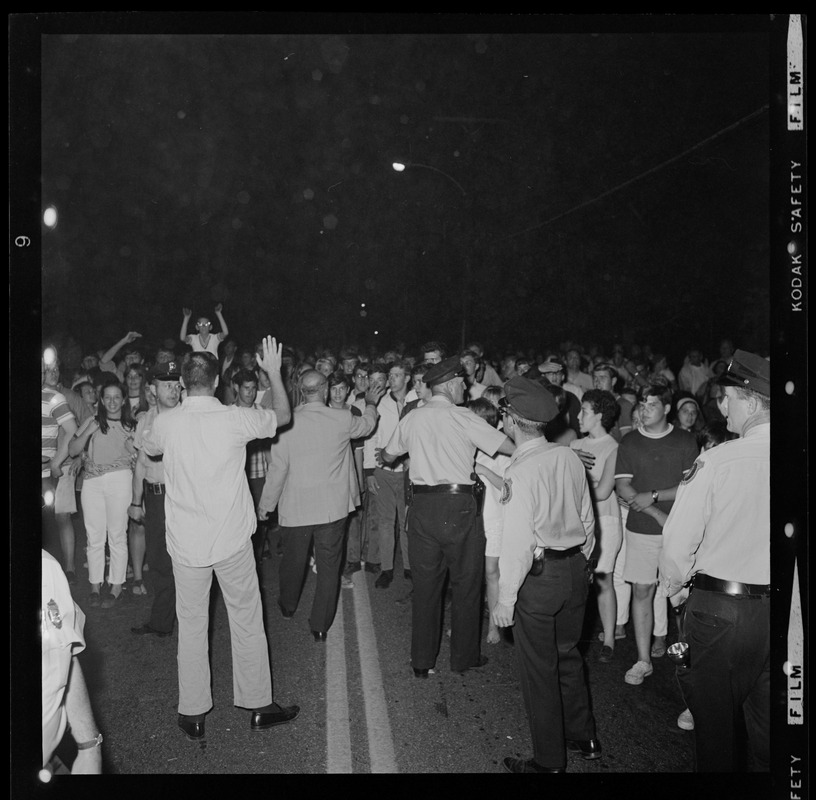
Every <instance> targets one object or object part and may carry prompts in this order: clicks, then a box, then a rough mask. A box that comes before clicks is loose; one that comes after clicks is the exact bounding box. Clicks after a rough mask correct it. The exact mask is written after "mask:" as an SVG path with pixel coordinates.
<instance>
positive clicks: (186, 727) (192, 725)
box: [178, 714, 204, 742]
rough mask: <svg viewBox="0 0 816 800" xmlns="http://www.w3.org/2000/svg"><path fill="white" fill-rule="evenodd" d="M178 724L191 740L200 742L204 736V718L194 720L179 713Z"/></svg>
mask: <svg viewBox="0 0 816 800" xmlns="http://www.w3.org/2000/svg"><path fill="white" fill-rule="evenodd" d="M178 726H179V728H181V729H182V730H183V731H184V735H185V736H186V737H187V738H188V739H189V740H190V741H191V742H200V741H201V740H202V739H203V738H204V720H203V719H202V720H194V719H192V718H190V717H186V716H184V714H179V718H178Z"/></svg>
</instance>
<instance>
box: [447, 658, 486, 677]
mask: <svg viewBox="0 0 816 800" xmlns="http://www.w3.org/2000/svg"><path fill="white" fill-rule="evenodd" d="M487 661H488V659H487V656H481V657H480V658H479V663H478V664H474V665H473V666H471V667H465V668H464V669H452V670H451V672H454V673H456V674H457V675H464V674H465V673H466V672H467V671H468V670H471V669H479V668H480V667H483V666H484V665H485V664H487Z"/></svg>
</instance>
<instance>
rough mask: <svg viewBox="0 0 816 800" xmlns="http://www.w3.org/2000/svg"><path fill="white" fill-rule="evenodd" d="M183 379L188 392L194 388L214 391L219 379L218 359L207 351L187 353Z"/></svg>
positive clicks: (183, 366)
mask: <svg viewBox="0 0 816 800" xmlns="http://www.w3.org/2000/svg"><path fill="white" fill-rule="evenodd" d="M181 377H182V380H183V381H184V386H185V387H186V388H187V391H188V392H189V390H190V389H193V388H197V389H207V390H212V389H214V388H215V381H216V379H217V378H218V359H217V358H216V357H215V356H214V355H213V354H212V353H208V352H207V351H206V350H200V351H198V352H193V353H185V355H184V358H183V359H182V361H181Z"/></svg>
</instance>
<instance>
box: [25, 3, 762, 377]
mask: <svg viewBox="0 0 816 800" xmlns="http://www.w3.org/2000/svg"><path fill="white" fill-rule="evenodd" d="M68 16H69V17H70V15H68ZM338 16H339V17H340V18H341V19H342V18H343V16H344V15H338ZM123 17H124V15H121V16H117V15H115V16H114V17H113V18H112V20H110V21H108V23H106V24H105V25H104V26H102V25H100V26H99V27H98V28H94V27H88V26H87V25H86V26H82V28H81V30H82V32H76V33H74V32H70V25H63V27H61V28H59V29H58V30H55V31H54V32H53V33H48V32H46V33H45V35H44V37H43V39H42V76H41V79H42V83H41V92H42V94H41V99H42V203H43V206H44V207H45V206H47V205H49V204H53V205H54V206H55V207H56V208H57V210H58V214H59V222H58V225H57V227H56V228H55V229H54V230H51V231H45V232H44V233H43V237H42V251H41V252H42V327H43V332H44V335H46V336H57V337H64V336H65V335H67V334H69V333H70V334H71V335H73V336H74V337H75V338H76V339H77V340H78V341H79V342H80V344H81V345H82V346H83V347H84V348H95V349H96V348H105V347H107V346H110V345H111V344H113V343H114V342H115V341H117V340H118V339H119V338H121V337H122V336H123V335H124V334H125V333H126V332H127V331H128V330H138V331H140V332H141V333H142V334H144V339H143V343H144V345H145V347H146V349H147V350H148V352H150V351H151V350H153V349H154V348H155V347H157V346H158V345H159V344H160V343H161V342H162V341H163V340H164V339H165V338H167V337H170V338H175V337H177V336H178V331H179V327H180V324H181V320H182V307H184V306H189V307H191V308H192V309H193V314H194V315H196V316H197V315H199V314H207V315H211V316H212V314H213V307H214V305H215V304H216V303H218V302H222V303H223V305H224V311H223V313H224V316H225V318H226V320H227V323H228V324H229V327H230V331H231V333H234V334H235V335H236V336H237V338H238V339H239V340H240V341H242V342H244V343H250V344H251V343H252V342H253V341H254V340H256V339H257V338H259V337H260V336H262V335H264V334H267V333H271V334H273V335H276V336H278V337H279V338H280V339H282V340H283V341H284V342H286V343H288V344H292V345H300V346H302V347H304V348H306V349H310V348H312V347H314V346H315V345H317V344H323V345H326V346H337V345H340V344H342V343H349V342H354V343H357V344H359V345H360V346H363V347H368V346H371V345H376V346H378V347H379V348H380V349H387V348H389V347H391V346H392V345H393V344H395V343H396V342H404V343H405V344H406V345H407V347H408V349H409V351H411V352H414V351H415V350H416V349H417V347H418V345H420V344H421V343H422V342H424V341H426V340H427V339H431V338H438V339H442V340H444V341H446V342H447V343H449V345H450V346H451V347H452V348H455V347H458V346H459V345H460V343H461V337H462V325H463V320H464V322H465V325H466V329H465V335H466V338H467V339H468V340H470V339H472V338H477V339H479V340H480V341H482V342H483V343H484V344H485V345H486V346H487V349H488V351H490V352H492V353H493V354H495V355H500V354H501V353H502V352H503V351H504V350H505V349H507V348H509V347H523V348H525V349H526V348H528V347H534V348H536V349H543V348H545V347H547V346H552V345H558V343H559V342H563V341H565V340H567V339H571V340H574V341H577V342H579V343H581V344H583V345H584V346H589V345H591V344H593V343H597V344H599V345H600V346H601V347H602V349H606V350H608V349H609V347H610V346H611V344H612V343H613V342H615V341H624V342H627V343H631V342H633V341H634V342H638V343H649V344H651V345H652V347H653V349H655V350H659V351H664V352H668V353H670V355H672V357H673V358H674V359H675V364H676V365H677V366H679V363H677V359H680V360H682V356H683V353H684V351H685V349H686V348H687V347H691V346H700V347H702V348H703V349H704V350H705V351H706V352H708V353H710V354H712V355H713V354H714V353H715V352H716V345H717V342H718V341H719V338H720V337H722V336H731V337H732V338H733V339H734V340H735V342H736V343H737V346H741V347H745V348H746V349H753V350H758V351H765V350H767V349H768V347H769V339H770V336H769V304H768V272H769V230H768V229H769V207H768V206H769V200H768V198H769V185H768V184H769V114H768V103H769V37H768V34H767V32H766V31H764V30H762V26H761V25H759V24H756V23H757V19H759V22H762V21H764V20H765V17H759V15H757V17H753V18H749V20H748V23H749V25H745V24H740V27H739V28H737V27H735V26H734V25H733V24H732V26H731V29H730V30H727V29H726V26H725V25H723V24H720V25H716V24H708V25H706V24H704V20H700V19H699V18H698V19H696V20H695V21H694V22H693V24H692V23H691V22H689V21H688V20H685V23H684V24H683V25H680V24H676V25H673V26H667V25H655V26H653V29H652V30H649V26H648V24H647V23H646V18H643V19H641V20H640V21H639V22H640V23H641V24H637V25H634V24H622V23H621V21H620V20H617V21H615V23H614V24H613V21H610V20H606V23H605V24H601V23H597V24H595V25H593V28H592V31H590V30H589V27H588V24H587V23H585V22H581V23H580V24H579V22H573V24H572V25H570V24H565V22H569V21H570V20H571V18H566V21H565V20H564V19H563V18H551V17H549V16H548V15H544V16H543V17H528V18H525V17H498V18H493V17H483V18H479V17H478V16H474V17H470V18H466V19H465V20H464V21H462V20H461V19H459V20H456V21H453V22H449V21H448V20H447V19H446V18H440V19H439V20H438V22H439V23H440V24H438V25H435V24H432V23H433V18H430V17H425V18H420V20H423V21H422V22H421V23H418V22H417V23H416V24H414V25H411V26H409V27H406V26H404V25H402V26H400V25H394V26H393V32H391V28H389V27H388V26H383V27H382V28H381V29H378V28H377V27H376V26H374V25H370V26H366V25H361V24H359V18H358V17H354V21H355V23H356V24H353V25H352V24H349V25H347V26H344V27H345V30H342V29H340V28H335V27H333V25H330V24H328V23H327V21H326V20H325V19H323V22H324V25H323V26H322V29H320V30H317V31H315V30H313V27H314V26H312V25H311V24H310V25H303V28H302V31H303V32H301V30H299V29H298V26H297V24H294V23H292V21H291V20H288V22H289V24H288V25H287V26H282V27H285V29H286V30H287V32H285V33H275V32H272V31H271V30H270V28H271V27H272V26H270V24H269V20H268V19H267V18H264V21H263V24H260V23H261V20H259V24H258V26H257V28H255V27H252V26H250V25H245V26H244V29H243V30H241V31H238V32H232V31H233V30H234V27H233V26H226V25H224V26H223V27H221V28H219V27H218V25H217V24H216V25H213V26H211V29H208V30H207V31H206V32H197V29H192V30H191V31H190V32H182V31H181V30H178V31H177V30H176V29H175V28H172V30H171V28H170V26H169V25H168V32H163V31H162V30H156V29H150V30H148V31H146V32H136V31H137V26H133V25H131V26H130V27H127V28H126V27H125V25H124V22H123ZM312 17H321V15H312ZM321 19H322V17H321ZM243 21H245V20H243ZM335 21H336V20H335ZM479 21H481V22H482V23H483V24H481V25H479V24H478V22H479ZM131 22H132V20H131ZM309 22H314V19H313V18H310V19H309ZM349 22H351V17H349ZM443 22H445V23H449V24H441V23H443ZM744 22H745V20H742V23H744ZM556 23H560V24H556ZM749 26H752V27H753V28H754V30H753V31H751V30H750V29H749ZM621 28H625V30H621ZM681 28H682V29H681ZM77 30H78V31H79V28H78V29H77ZM220 30H223V31H230V32H224V33H220V32H218V31H220ZM255 30H257V31H258V32H257V33H255V32H253V31H255ZM527 31H533V32H527ZM395 160H400V161H408V162H411V161H412V162H413V163H414V165H415V166H413V167H409V168H408V169H407V170H406V171H405V172H402V173H397V172H395V171H394V170H393V169H392V168H391V163H392V162H393V161H395ZM66 298H72V299H74V298H76V299H77V300H79V302H67V301H66ZM363 303H365V308H363V307H362V305H361V304H363ZM361 312H365V316H362V315H361ZM213 321H214V322H215V319H214V317H213ZM375 331H377V332H378V333H377V334H376V335H375V334H374V332H375Z"/></svg>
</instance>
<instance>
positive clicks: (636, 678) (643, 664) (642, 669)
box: [623, 661, 654, 686]
mask: <svg viewBox="0 0 816 800" xmlns="http://www.w3.org/2000/svg"><path fill="white" fill-rule="evenodd" d="M653 672H654V668H653V667H652V664H651V662H650V661H637V662H635V665H634V666H633V667H632V669H630V670H629V671H628V672H627V673H626V675H624V676H623V679H624V680H625V681H626V682H627V683H631V684H632V686H638V685H639V684H641V683H643V679H644V678H648V677H649V675H651V674H652V673H653Z"/></svg>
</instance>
